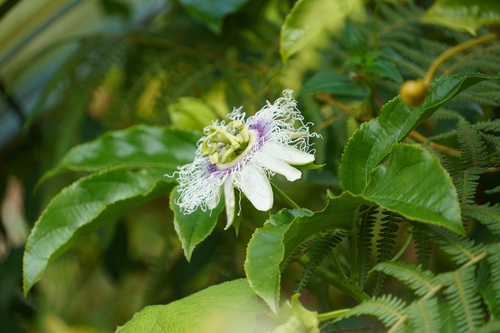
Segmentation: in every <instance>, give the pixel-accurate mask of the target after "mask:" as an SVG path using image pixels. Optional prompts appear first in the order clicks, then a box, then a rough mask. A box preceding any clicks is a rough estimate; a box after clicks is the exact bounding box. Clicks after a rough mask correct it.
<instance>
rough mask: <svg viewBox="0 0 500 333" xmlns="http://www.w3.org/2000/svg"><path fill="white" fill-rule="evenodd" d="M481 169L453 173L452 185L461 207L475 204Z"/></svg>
mask: <svg viewBox="0 0 500 333" xmlns="http://www.w3.org/2000/svg"><path fill="white" fill-rule="evenodd" d="M482 172H483V170H482V169H476V168H473V169H465V170H462V171H459V172H457V173H455V175H454V177H453V183H454V184H455V188H456V189H457V193H458V200H459V202H460V204H462V205H473V204H474V203H475V196H476V188H477V185H478V180H479V175H480V174H481V173H482Z"/></svg>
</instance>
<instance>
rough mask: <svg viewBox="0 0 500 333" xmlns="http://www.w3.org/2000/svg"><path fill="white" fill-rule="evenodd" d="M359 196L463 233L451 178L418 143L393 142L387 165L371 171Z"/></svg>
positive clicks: (406, 214) (392, 209) (458, 205)
mask: <svg viewBox="0 0 500 333" xmlns="http://www.w3.org/2000/svg"><path fill="white" fill-rule="evenodd" d="M363 196H364V197H365V198H366V199H368V200H370V201H372V202H375V203H377V204H378V205H379V206H381V207H383V208H385V209H388V210H390V211H393V212H396V213H398V214H401V215H403V216H404V217H406V218H408V219H410V220H416V221H421V222H427V223H432V224H436V225H439V226H442V227H445V228H447V229H450V230H452V231H455V232H458V233H462V234H463V232H464V230H463V227H462V219H461V215H460V204H459V202H458V195H457V192H456V190H455V187H454V186H453V182H452V180H451V178H450V177H449V175H448V173H447V172H446V170H444V168H443V167H442V166H441V164H440V162H439V160H438V158H437V157H435V156H434V155H432V154H431V153H430V152H428V151H427V150H425V149H423V148H421V147H419V146H413V145H405V144H396V145H395V146H394V148H393V150H392V154H391V162H390V164H389V165H387V166H386V165H383V166H379V167H377V168H376V169H375V170H374V172H373V174H372V177H371V178H370V182H369V183H368V185H367V186H366V188H365V190H364V192H363Z"/></svg>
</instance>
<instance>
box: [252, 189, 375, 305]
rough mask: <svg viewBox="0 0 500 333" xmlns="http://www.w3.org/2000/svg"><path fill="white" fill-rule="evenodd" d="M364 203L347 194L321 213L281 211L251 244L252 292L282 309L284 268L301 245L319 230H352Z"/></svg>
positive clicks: (260, 229)
mask: <svg viewBox="0 0 500 333" xmlns="http://www.w3.org/2000/svg"><path fill="white" fill-rule="evenodd" d="M362 203H367V202H366V200H363V199H362V198H360V197H355V196H353V195H352V194H350V193H348V192H344V193H342V195H340V196H338V197H335V198H330V201H329V204H328V206H327V207H326V208H325V209H324V210H322V211H320V212H315V213H311V212H310V211H309V210H306V209H297V210H286V209H285V210H281V211H280V212H279V213H278V214H276V215H274V216H272V217H271V218H270V219H269V220H267V221H266V223H265V224H264V226H263V227H262V228H259V229H257V230H256V231H255V232H254V234H253V236H252V239H251V240H250V242H249V244H248V249H247V258H246V261H245V272H246V274H247V279H248V282H249V283H250V286H251V287H252V289H253V290H254V291H255V293H256V294H257V295H259V296H260V297H262V298H263V299H264V301H266V303H267V304H268V305H269V307H270V308H271V310H273V311H274V312H276V311H277V309H278V304H279V292H280V281H281V267H280V266H281V265H282V264H283V263H284V262H285V261H286V259H287V258H288V257H289V256H290V255H291V254H292V253H293V251H294V250H295V249H296V248H297V246H299V245H300V244H301V243H302V242H303V241H305V240H306V239H307V238H309V237H311V236H312V235H314V234H315V233H317V232H319V231H322V230H327V229H339V228H340V229H348V228H349V227H350V225H351V223H352V220H353V217H354V216H355V215H356V214H357V213H358V209H359V206H360V205H361V204H362Z"/></svg>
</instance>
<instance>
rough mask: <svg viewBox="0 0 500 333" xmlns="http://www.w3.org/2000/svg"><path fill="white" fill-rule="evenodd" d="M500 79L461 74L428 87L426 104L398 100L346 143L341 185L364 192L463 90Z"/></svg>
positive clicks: (496, 76)
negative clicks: (397, 150) (396, 150)
mask: <svg viewBox="0 0 500 333" xmlns="http://www.w3.org/2000/svg"><path fill="white" fill-rule="evenodd" d="M498 78H500V76H499V75H491V76H489V75H482V74H461V75H453V76H445V77H441V78H439V79H437V80H436V81H434V83H432V84H431V86H430V87H429V91H428V93H427V97H426V99H425V102H424V103H423V104H422V105H421V106H419V107H408V106H406V105H404V104H403V103H402V102H400V99H399V97H397V98H395V99H393V100H392V101H390V102H388V103H386V104H385V105H384V107H383V108H382V110H381V114H380V116H379V117H378V118H376V119H374V120H372V121H369V122H366V123H363V124H362V125H361V127H360V128H359V130H357V131H356V132H355V133H354V135H353V136H352V137H351V139H350V140H349V142H348V143H347V145H346V147H345V150H344V154H343V155H342V161H341V165H340V169H339V175H340V178H341V180H342V184H343V185H344V188H345V189H346V190H349V191H351V192H352V193H354V194H360V193H362V192H363V190H364V189H365V187H366V186H367V184H368V182H369V181H370V178H371V174H372V171H373V170H374V169H375V167H376V166H377V165H378V164H379V163H380V162H381V161H382V160H383V159H384V158H385V157H386V156H387V155H388V154H389V152H390V151H391V148H392V145H393V144H394V143H396V142H400V141H402V140H403V139H404V138H405V137H406V136H407V135H408V133H410V132H411V131H412V130H413V129H414V128H415V127H416V126H418V125H419V124H420V123H421V122H422V121H424V120H425V119H427V118H428V117H430V116H431V115H432V113H433V112H434V111H436V110H437V109H438V108H439V107H441V106H442V105H443V104H445V103H446V102H448V101H449V100H450V99H452V98H453V97H454V96H456V95H457V94H458V93H460V92H461V91H463V90H464V89H466V88H468V87H470V86H471V85H473V84H476V83H478V82H480V81H483V80H486V79H498Z"/></svg>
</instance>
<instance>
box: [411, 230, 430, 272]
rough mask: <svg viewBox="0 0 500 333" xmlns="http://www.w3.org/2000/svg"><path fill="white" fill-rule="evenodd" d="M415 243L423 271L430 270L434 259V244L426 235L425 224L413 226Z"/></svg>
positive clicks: (418, 260)
mask: <svg viewBox="0 0 500 333" xmlns="http://www.w3.org/2000/svg"><path fill="white" fill-rule="evenodd" d="M413 241H414V242H415V248H416V250H417V252H416V255H417V262H418V263H419V264H420V265H421V266H422V268H423V269H429V267H430V265H431V259H432V243H431V241H430V239H429V238H428V237H427V235H426V233H425V227H424V226H423V224H420V223H415V224H414V225H413Z"/></svg>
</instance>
